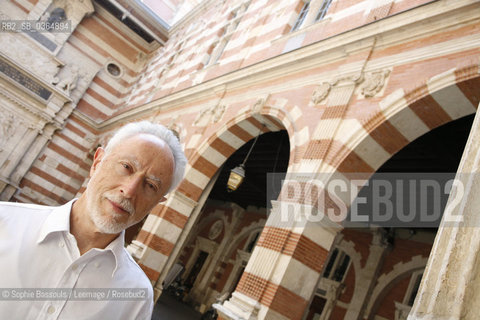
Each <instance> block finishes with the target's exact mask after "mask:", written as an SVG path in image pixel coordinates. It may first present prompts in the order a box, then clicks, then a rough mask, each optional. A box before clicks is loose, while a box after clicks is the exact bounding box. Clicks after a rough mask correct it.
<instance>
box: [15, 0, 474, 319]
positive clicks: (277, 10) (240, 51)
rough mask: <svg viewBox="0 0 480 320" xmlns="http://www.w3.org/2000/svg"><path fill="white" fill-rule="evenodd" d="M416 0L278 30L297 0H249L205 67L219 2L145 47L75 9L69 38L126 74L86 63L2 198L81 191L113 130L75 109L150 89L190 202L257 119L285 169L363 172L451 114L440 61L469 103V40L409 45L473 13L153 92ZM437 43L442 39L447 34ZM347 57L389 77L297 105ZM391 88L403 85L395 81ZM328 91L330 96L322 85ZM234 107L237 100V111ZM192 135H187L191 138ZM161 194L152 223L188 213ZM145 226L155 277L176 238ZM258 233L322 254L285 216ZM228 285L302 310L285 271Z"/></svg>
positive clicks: (281, 308)
mask: <svg viewBox="0 0 480 320" xmlns="http://www.w3.org/2000/svg"><path fill="white" fill-rule="evenodd" d="M386 2H388V1H382V3H386ZM427 2H429V1H427V0H425V1H420V0H404V1H397V2H395V3H394V4H392V2H389V4H388V5H384V6H379V7H378V8H375V9H374V10H372V11H370V14H371V16H367V18H366V17H365V15H364V13H365V10H366V8H367V6H368V5H369V4H370V3H371V1H367V0H364V1H354V0H349V1H334V2H333V4H332V7H331V8H330V10H329V12H328V14H327V17H326V19H325V20H326V21H324V22H322V23H318V24H316V25H312V26H310V27H309V28H308V29H304V30H301V31H300V32H298V34H296V35H293V36H290V35H288V32H289V29H290V27H291V25H292V24H293V22H294V21H295V19H296V16H297V12H296V11H295V10H296V9H297V10H298V7H299V6H300V4H301V1H297V2H291V1H252V4H251V5H250V6H249V7H248V9H247V11H246V12H245V14H244V15H243V16H242V18H241V21H240V22H239V25H238V27H237V28H236V30H235V32H234V33H233V34H232V35H231V38H230V40H229V42H228V44H227V46H226V47H225V51H224V53H223V54H222V56H221V57H220V59H219V61H218V64H216V65H212V66H210V67H207V68H204V64H205V63H204V62H205V58H206V55H207V53H208V52H209V50H210V48H212V44H213V43H215V41H218V39H217V38H218V37H219V33H221V31H222V30H223V29H224V27H225V23H226V22H227V21H229V19H231V4H232V3H231V2H230V1H226V2H225V3H224V4H221V5H218V6H212V7H204V8H202V9H201V10H200V11H199V12H198V15H197V16H195V17H193V18H192V20H191V21H190V22H191V23H185V24H184V25H181V26H176V27H175V28H174V29H172V34H171V38H170V40H169V41H168V42H167V43H166V45H165V47H162V48H160V49H159V50H157V51H155V52H150V51H149V49H148V48H145V47H143V46H141V45H139V44H138V43H137V42H136V41H135V40H134V39H131V38H130V39H129V35H128V34H123V31H122V30H121V29H119V28H117V27H116V25H114V24H112V21H111V20H110V19H109V18H108V17H107V15H105V14H95V15H93V16H91V17H89V18H86V19H84V20H83V21H82V23H81V24H80V26H79V27H78V29H77V30H76V31H75V32H74V34H73V35H72V36H71V37H70V39H69V40H68V44H69V45H70V46H72V47H73V48H76V49H77V50H78V51H79V52H81V53H82V54H84V55H85V56H88V57H89V58H90V59H91V60H92V61H93V62H92V63H94V64H97V65H98V66H103V65H104V64H105V62H106V61H107V60H108V59H113V60H115V61H116V62H118V63H119V64H120V65H121V66H122V68H123V69H124V74H123V76H122V77H121V78H120V79H113V78H111V77H109V76H108V75H106V73H105V72H104V71H103V70H101V71H100V72H99V73H98V75H97V76H96V77H95V79H94V81H93V84H92V85H91V86H90V88H89V89H88V90H87V92H86V94H85V95H84V97H82V99H81V100H80V101H79V103H78V105H77V107H76V111H77V112H78V113H80V114H81V115H82V116H81V117H80V116H76V115H73V116H71V117H70V118H69V119H68V121H67V123H66V125H65V127H64V128H63V129H62V130H61V131H59V132H58V133H57V134H56V135H54V137H53V138H52V141H51V143H50V144H49V145H48V146H47V147H46V148H45V150H44V151H43V152H42V154H41V155H40V157H39V158H38V160H37V161H36V162H35V163H34V165H33V166H32V169H31V170H30V171H29V173H28V174H27V175H26V176H25V178H24V180H23V181H22V182H21V187H22V191H21V192H20V193H18V194H17V195H15V198H14V200H18V201H23V202H39V203H45V204H58V203H63V202H65V201H67V200H69V199H71V198H72V197H73V196H74V195H75V194H76V193H77V194H78V192H79V191H80V192H81V191H82V190H83V188H84V186H85V181H83V180H84V178H86V177H87V176H88V170H89V166H90V164H91V161H92V159H91V152H92V151H93V149H94V147H95V146H96V145H97V143H98V141H99V138H100V140H101V139H102V137H105V136H106V135H107V134H108V132H105V130H110V129H111V128H110V127H108V129H103V130H102V131H101V132H99V131H97V130H96V129H95V128H93V127H92V126H91V125H89V124H87V123H86V122H85V121H84V120H82V119H83V117H87V118H88V119H89V121H88V122H89V123H97V122H98V123H103V121H105V120H107V119H109V118H110V117H112V116H115V115H119V114H120V113H123V112H126V111H131V110H133V108H135V107H137V106H141V105H144V104H145V103H149V102H151V101H159V102H158V105H155V108H153V109H152V111H151V112H150V113H148V112H147V113H146V114H145V115H142V116H141V117H145V118H149V119H153V120H155V121H157V122H162V123H165V122H167V123H169V122H171V121H173V118H174V117H175V116H176V117H177V119H178V120H177V122H178V123H181V124H182V125H183V127H184V128H185V133H184V136H185V139H186V141H185V143H186V145H189V146H190V147H189V148H187V150H186V151H187V154H188V157H189V164H190V167H189V171H188V172H187V175H186V178H185V180H184V181H183V182H182V184H181V185H180V187H179V189H178V192H179V193H181V194H182V195H183V196H185V197H187V198H189V199H190V200H193V201H198V200H199V199H200V196H201V195H202V193H203V190H204V188H205V186H206V183H208V181H209V180H210V179H211V177H212V176H213V174H214V172H215V171H216V170H217V169H218V168H219V167H220V166H221V164H222V163H223V162H222V161H221V160H222V159H223V158H225V159H226V158H228V157H229V156H230V155H231V154H232V153H233V152H234V151H235V150H237V149H238V148H239V147H240V146H241V145H242V144H243V143H245V142H246V141H248V140H249V139H251V138H252V137H254V136H256V135H257V134H258V129H259V128H261V125H260V121H259V119H262V120H265V122H267V123H268V127H267V128H266V129H264V130H265V131H270V130H279V129H286V130H287V131H288V133H289V136H290V139H291V143H290V145H291V146H292V150H291V164H290V166H289V171H290V172H303V170H305V172H318V171H321V170H323V169H325V168H329V169H331V170H335V171H338V172H340V173H345V172H367V173H372V172H374V171H375V170H376V169H377V168H378V166H379V165H380V164H381V163H382V162H383V161H385V160H386V159H388V157H389V156H391V155H392V154H394V153H395V152H397V151H398V150H400V149H401V148H402V147H403V146H404V145H406V144H407V143H409V142H410V141H412V140H413V139H414V138H416V137H418V136H419V135H420V132H421V130H420V129H419V126H415V125H411V124H412V123H413V124H420V126H421V127H422V128H423V127H425V130H431V129H433V128H435V127H437V126H439V125H442V124H443V123H446V122H448V121H451V120H454V119H455V116H452V115H451V114H450V113H449V111H448V110H446V109H445V104H446V103H447V102H448V101H438V98H436V96H434V95H433V92H431V89H430V88H431V87H430V86H429V85H430V84H431V83H433V82H435V83H437V82H438V75H439V74H442V72H450V73H449V76H451V74H453V75H454V76H453V79H452V80H448V81H447V80H445V84H444V86H443V87H442V88H445V87H447V86H452V85H456V86H457V87H458V89H459V91H460V92H461V93H463V95H464V96H465V99H467V100H468V101H470V103H471V104H472V105H473V106H474V108H476V106H477V105H478V102H479V101H478V99H479V98H478V94H477V91H478V90H477V88H478V87H479V86H480V80H479V77H478V54H479V53H480V51H479V49H478V48H472V49H471V50H470V51H465V52H453V53H452V51H449V52H448V53H445V55H444V56H442V57H440V56H434V55H431V56H428V58H425V59H424V60H415V59H412V58H408V57H409V55H414V56H415V57H417V56H418V55H416V54H414V53H417V51H415V50H418V49H423V50H425V51H428V52H430V53H431V52H436V51H435V50H434V49H435V48H438V47H436V46H437V45H438V44H441V43H443V42H447V41H455V40H456V39H460V40H462V39H463V37H464V36H465V37H466V36H472V37H474V36H475V35H476V34H478V25H477V26H475V25H474V26H459V27H458V28H456V29H455V30H446V31H445V32H437V33H436V34H433V35H429V36H428V37H420V38H418V39H412V40H405V41H399V43H394V44H388V43H382V46H380V47H379V48H376V50H375V51H374V52H372V53H371V55H369V56H368V58H365V53H364V52H362V53H360V54H357V53H355V52H349V51H348V50H350V48H346V49H345V50H346V52H345V56H346V57H345V59H343V60H341V61H337V62H334V63H332V64H331V65H330V64H329V65H326V64H324V65H322V63H321V62H319V63H318V64H319V65H318V66H312V67H311V69H309V70H300V71H292V74H289V75H285V76H278V78H277V79H266V80H265V81H264V82H263V83H262V84H261V85H254V86H251V87H249V88H248V89H237V88H235V84H233V85H232V86H231V87H229V86H230V82H228V81H227V82H226V84H225V87H226V89H225V91H226V93H223V95H222V94H217V93H211V94H210V93H205V94H203V93H202V97H201V98H199V100H201V101H190V100H189V99H190V96H189V95H188V94H186V96H185V97H186V99H185V102H184V104H182V105H177V106H173V107H170V106H168V105H167V107H168V108H165V111H164V112H163V109H162V108H163V103H165V101H166V100H168V97H169V95H171V94H181V93H182V92H183V90H186V89H188V88H194V90H195V89H196V88H200V87H201V85H203V84H205V83H206V84H208V83H209V81H212V82H214V81H219V80H218V79H220V78H221V77H222V76H225V77H228V76H230V75H231V74H234V73H235V71H236V70H239V69H241V70H244V69H247V68H249V67H252V68H253V67H256V66H258V65H259V64H261V63H262V62H264V61H267V62H268V61H269V59H270V58H273V57H276V56H279V55H280V54H283V52H284V49H285V48H286V46H287V43H288V42H289V41H290V40H291V39H294V37H295V36H298V35H303V34H305V38H304V40H303V42H301V45H299V46H305V47H306V46H308V45H309V44H313V43H314V42H318V41H323V40H327V39H328V38H329V37H332V36H335V35H337V34H340V33H343V32H346V31H348V30H353V29H355V28H358V27H360V26H362V25H363V24H364V23H365V21H368V20H369V19H370V18H373V16H375V17H377V16H378V17H382V18H383V17H386V16H388V15H391V14H394V13H395V14H398V13H401V12H406V11H407V10H409V9H413V8H414V7H416V6H420V5H422V4H426V3H427ZM25 3H26V1H16V2H15V5H17V6H18V7H19V8H20V9H21V10H23V11H24V12H28V10H29V9H28V8H27V7H28V6H27V7H26V6H24V4H25ZM387 8H388V9H387ZM365 19H366V20H365ZM468 39H471V38H468ZM448 45H449V46H453V45H452V43H449V44H448ZM430 53H429V54H430ZM145 54H150V56H149V57H148V58H147V59H145V60H142V59H141V58H140V57H141V56H144V55H145ZM359 56H362V57H363V58H362V59H365V62H367V60H368V59H369V60H368V64H366V65H367V66H368V67H370V66H371V67H372V68H373V67H374V66H376V65H389V66H391V68H392V70H391V73H390V75H389V80H388V81H387V83H386V84H385V88H384V89H383V91H382V92H380V93H379V94H378V95H377V96H374V97H372V98H370V99H363V98H360V97H358V92H357V91H358V86H357V87H355V86H354V87H352V88H349V90H350V91H348V90H347V91H348V92H347V93H345V94H343V93H342V92H333V93H332V94H331V97H329V98H328V99H327V102H326V104H323V105H318V106H315V107H311V106H309V100H310V98H311V97H310V96H309V95H308V94H304V92H306V91H309V92H311V89H312V88H313V86H314V85H316V84H318V82H319V81H320V80H321V81H324V80H332V77H333V75H332V74H333V73H334V72H338V73H341V72H342V71H341V70H343V69H342V68H343V67H345V68H347V67H350V64H351V63H356V62H358V61H356V60H358V59H360V58H359ZM388 59H391V60H392V61H393V62H392V61H390V60H388ZM466 60H468V63H465V62H463V63H464V64H463V65H462V64H461V63H462V61H466ZM247 70H248V69H247ZM312 70H313V71H312ZM412 70H414V71H418V70H421V72H415V79H413V77H412ZM451 70H453V71H451ZM267 71H268V70H267ZM309 77H316V78H309ZM242 81H244V80H242ZM245 81H247V80H245ZM197 85H198V86H197ZM259 87H263V88H259ZM260 89H262V90H263V91H262V90H260ZM307 89H308V90H307ZM199 90H200V89H199ZM242 90H243V91H242ZM397 90H403V91H402V92H401V94H398V91H397ZM219 91H221V90H219ZM260 91H262V92H261V94H264V93H265V92H264V91H269V94H271V96H269V97H268V99H267V101H266V102H265V104H264V106H263V107H262V108H261V110H260V111H258V110H257V111H255V112H253V111H251V110H252V109H253V104H254V102H252V100H254V98H255V97H256V94H257V92H260ZM251 92H254V93H251ZM300 93H301V94H300ZM192 96H193V94H192ZM220 96H221V98H219V97H220ZM334 96H335V97H337V98H338V101H335V99H333V98H332V97H334ZM392 97H393V98H398V99H396V100H395V99H393V98H392ZM222 99H223V101H227V102H228V103H227V107H226V111H225V114H224V115H223V116H222V118H221V119H220V120H219V121H218V122H210V123H209V124H208V125H206V126H205V127H200V126H195V125H193V123H194V121H195V119H196V117H197V115H198V114H199V113H200V112H202V111H203V110H202V107H203V106H205V107H210V103H213V102H215V103H216V104H217V103H218V101H219V100H222ZM393 100H395V103H393V102H392V101H393ZM223 101H222V102H223ZM339 101H340V102H339ZM398 101H402V102H401V103H400V102H398ZM167 102H168V101H167ZM229 103H231V105H234V106H235V107H232V106H230V105H229ZM166 104H168V103H166ZM398 105H400V106H399V107H398ZM237 106H238V108H247V109H248V110H247V111H245V110H243V111H242V112H241V113H240V114H239V112H238V110H239V109H238V108H236V107H237ZM169 108H170V109H169ZM395 108H397V109H395ZM158 110H162V112H159V111H158ZM154 113H155V114H154ZM157 115H158V117H157ZM129 119H130V118H129ZM130 120H131V119H130ZM351 120H353V121H351ZM400 120H401V121H400ZM122 121H123V120H122ZM422 130H423V129H422ZM99 135H102V136H101V137H99ZM193 137H196V138H195V139H197V140H195V141H193ZM355 137H360V138H358V139H356V138H355ZM171 202H173V201H171ZM171 202H169V203H171ZM330 202H332V201H330ZM169 203H167V204H165V205H162V206H158V207H157V208H156V209H155V210H154V212H153V216H155V218H158V220H157V221H158V222H159V224H162V221H165V222H168V223H169V224H171V225H174V226H175V227H178V228H179V229H183V228H185V226H186V223H187V221H188V218H189V212H187V213H186V212H179V211H177V210H175V209H174V208H173V205H171V204H169ZM157 231H158V230H147V229H142V230H141V231H140V233H139V235H138V237H137V240H139V241H141V242H143V243H145V244H146V245H147V250H146V251H145V255H146V257H147V258H146V259H145V260H142V261H141V266H142V268H143V269H144V270H145V272H146V273H147V275H148V276H149V278H150V279H151V280H153V281H155V280H156V279H158V277H159V276H160V273H161V272H162V271H163V270H162V267H163V266H164V264H162V263H163V261H166V259H168V257H169V256H170V255H171V252H172V250H173V248H174V246H175V241H174V240H173V239H165V238H163V237H162V236H159V235H158V234H157ZM258 245H259V247H262V248H266V249H269V250H272V251H274V252H278V253H281V254H283V255H284V256H288V258H291V260H292V261H293V262H290V263H297V262H300V263H301V265H302V267H305V268H306V269H307V268H308V269H312V270H313V271H314V272H317V273H319V272H320V270H321V268H322V265H323V263H324V261H325V258H326V254H327V250H326V248H323V247H321V246H319V245H318V244H316V243H315V242H314V241H312V240H311V239H309V238H307V237H305V236H304V235H303V234H301V233H296V232H292V231H291V230H290V229H280V228H272V227H268V228H265V230H264V232H263V233H262V235H261V238H260V240H259V244H258ZM312 253H314V254H312ZM282 257H283V256H282ZM162 259H163V260H162ZM158 260H162V262H158ZM152 261H155V262H152ZM238 291H239V292H242V293H244V294H246V295H248V296H250V297H252V298H254V299H258V301H260V303H262V304H263V305H264V306H266V307H268V308H272V310H275V311H276V312H278V313H280V314H282V315H284V316H286V317H288V318H291V319H297V318H299V317H301V313H302V312H301V310H303V309H304V308H305V306H306V303H307V302H306V301H305V299H304V298H302V297H301V295H300V294H299V292H298V291H299V290H296V289H292V288H286V285H285V284H284V283H280V284H275V283H272V282H271V281H270V280H268V279H263V278H262V277H258V276H257V275H254V274H252V273H248V272H247V273H245V274H244V277H242V280H241V281H240V285H239V287H238ZM290 301H292V302H294V303H293V305H294V307H292V308H291V309H289V310H286V307H285V306H286V305H288V304H287V302H290ZM335 312H338V313H335ZM341 312H342V311H338V310H337V309H335V311H334V313H335V314H336V316H338V317H342V314H341Z"/></svg>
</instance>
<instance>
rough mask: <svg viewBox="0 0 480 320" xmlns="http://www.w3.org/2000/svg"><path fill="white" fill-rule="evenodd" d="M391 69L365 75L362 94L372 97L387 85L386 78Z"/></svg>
mask: <svg viewBox="0 0 480 320" xmlns="http://www.w3.org/2000/svg"><path fill="white" fill-rule="evenodd" d="M389 74H390V70H380V71H375V72H369V73H367V74H366V75H365V81H364V82H363V83H362V85H361V90H362V95H363V96H365V97H367V98H370V97H373V96H375V95H376V94H377V93H379V92H380V91H381V90H382V88H383V86H384V85H385V79H386V78H387V76H388V75H389Z"/></svg>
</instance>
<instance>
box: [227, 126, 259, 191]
mask: <svg viewBox="0 0 480 320" xmlns="http://www.w3.org/2000/svg"><path fill="white" fill-rule="evenodd" d="M263 126H265V124H264V125H263ZM262 129H263V127H262ZM262 129H260V132H259V133H258V135H257V136H256V137H255V140H254V141H253V143H252V146H251V147H250V150H248V153H247V156H246V157H245V159H244V160H243V162H242V163H241V164H240V165H238V166H236V167H235V168H233V169H232V170H230V176H229V177H228V182H227V191H228V192H233V191H235V190H237V189H238V187H240V185H241V184H242V182H243V179H244V178H245V163H246V162H247V160H248V157H249V156H250V153H251V152H252V150H253V147H254V146H255V143H256V142H257V140H258V137H259V136H260V133H261V132H262Z"/></svg>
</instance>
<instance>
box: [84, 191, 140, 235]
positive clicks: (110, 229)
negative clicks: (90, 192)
mask: <svg viewBox="0 0 480 320" xmlns="http://www.w3.org/2000/svg"><path fill="white" fill-rule="evenodd" d="M87 189H88V188H87ZM88 198H89V199H93V197H91V196H90V197H88ZM102 198H106V199H109V200H112V201H114V202H116V203H117V204H120V205H121V206H122V207H123V208H124V209H125V210H126V211H128V212H129V217H128V219H127V221H125V222H118V221H117V219H115V218H116V217H118V218H121V217H122V214H119V213H116V212H114V211H112V212H108V213H107V214H102V212H101V210H100V208H99V207H98V206H96V205H95V204H93V203H91V201H89V202H90V203H88V211H89V215H90V219H92V222H93V224H94V225H95V227H97V229H98V230H99V231H100V232H102V233H107V234H118V233H120V232H122V231H123V230H125V229H126V228H128V227H130V226H131V225H133V224H134V221H132V218H133V215H134V214H135V209H134V207H133V205H132V204H131V202H130V201H129V200H128V199H125V198H123V197H121V196H114V195H111V194H109V193H108V192H106V193H105V194H103V195H102V197H101V199H102Z"/></svg>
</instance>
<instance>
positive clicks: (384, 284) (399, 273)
mask: <svg viewBox="0 0 480 320" xmlns="http://www.w3.org/2000/svg"><path fill="white" fill-rule="evenodd" d="M427 260H428V258H427V257H422V256H414V257H412V260H410V261H408V262H405V263H404V262H399V263H397V264H396V265H395V266H393V270H392V271H390V272H389V273H387V274H382V275H381V276H380V277H378V280H377V285H376V286H375V288H374V289H373V291H372V295H371V298H370V300H369V302H368V306H367V309H366V310H365V315H366V317H365V319H373V318H372V317H373V316H374V314H373V313H374V312H375V311H376V308H377V307H378V304H379V303H380V302H381V299H382V298H383V297H384V295H385V293H386V292H387V291H388V290H389V289H391V288H392V286H393V285H395V284H396V283H397V282H398V281H400V280H402V279H403V278H404V277H407V276H409V275H410V274H412V273H413V272H415V271H418V270H422V269H425V267H426V266H427Z"/></svg>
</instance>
